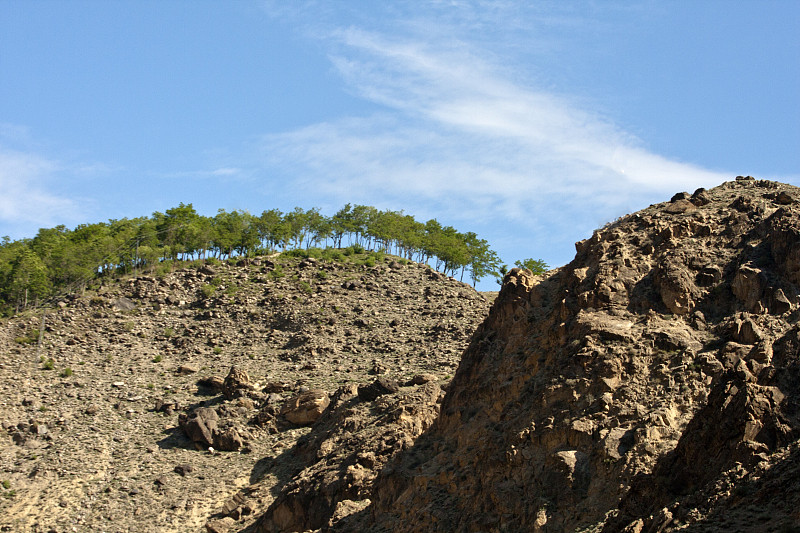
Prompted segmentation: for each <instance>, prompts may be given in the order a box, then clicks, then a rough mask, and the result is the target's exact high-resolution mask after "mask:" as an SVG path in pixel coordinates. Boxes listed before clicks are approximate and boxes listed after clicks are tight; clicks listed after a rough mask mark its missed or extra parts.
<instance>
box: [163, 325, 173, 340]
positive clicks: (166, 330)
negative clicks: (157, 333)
mask: <svg viewBox="0 0 800 533" xmlns="http://www.w3.org/2000/svg"><path fill="white" fill-rule="evenodd" d="M174 334H175V330H174V329H172V328H171V327H166V328H164V336H165V337H167V338H170V337H172V336H173V335H174Z"/></svg>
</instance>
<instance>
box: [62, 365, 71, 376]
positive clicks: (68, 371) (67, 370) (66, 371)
mask: <svg viewBox="0 0 800 533" xmlns="http://www.w3.org/2000/svg"><path fill="white" fill-rule="evenodd" d="M71 375H72V369H71V368H70V367H66V368H64V370H62V371H61V377H62V378H68V377H70V376H71Z"/></svg>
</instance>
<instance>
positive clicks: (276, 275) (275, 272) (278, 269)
mask: <svg viewBox="0 0 800 533" xmlns="http://www.w3.org/2000/svg"><path fill="white" fill-rule="evenodd" d="M284 276H286V273H285V272H284V271H283V267H282V266H281V265H275V268H273V269H272V270H271V271H270V273H269V274H267V277H268V278H269V279H271V280H272V281H275V280H278V279H281V278H282V277H284Z"/></svg>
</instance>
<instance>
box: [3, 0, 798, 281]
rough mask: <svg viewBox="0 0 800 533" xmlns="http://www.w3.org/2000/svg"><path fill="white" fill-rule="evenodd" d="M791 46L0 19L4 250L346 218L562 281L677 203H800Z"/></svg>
mask: <svg viewBox="0 0 800 533" xmlns="http://www.w3.org/2000/svg"><path fill="white" fill-rule="evenodd" d="M798 36H800V2H797V1H794V0H763V1H737V0H726V1H714V0H703V1H689V0H686V1H626V2H615V1H613V0H611V1H602V2H601V1H588V0H587V1H582V2H565V1H545V2H528V1H519V2H513V1H502V0H501V1H496V2H488V1H478V0H476V1H467V0H463V1H461V0H454V1H444V0H441V1H435V0H431V1H422V0H420V1H413V2H411V1H409V2H405V1H395V2H373V1H348V2H345V1H338V2H334V1H307V2H304V1H299V0H298V1H293V2H285V1H280V2H279V1H274V2H273V1H255V0H254V1H229V2H210V1H203V0H192V1H180V0H170V1H146V0H145V1H135V2H134V1H121V0H114V1H100V0H94V1H82V0H72V1H69V2H66V1H38V0H24V1H22V0H0V235H9V236H11V237H12V238H22V237H26V236H33V235H34V234H35V233H36V231H37V229H38V228H40V227H52V226H55V225H57V224H65V225H67V226H68V227H74V226H75V225H77V224H80V223H85V222H98V221H103V220H107V219H111V218H123V217H136V216H142V215H149V214H151V213H152V212H154V211H164V210H165V209H168V208H170V207H173V206H176V205H177V204H178V203H179V202H184V203H192V204H193V205H194V206H195V208H196V209H197V210H198V211H199V212H201V213H203V214H206V215H213V214H215V213H216V211H217V209H219V208H224V209H228V210H232V209H245V210H248V211H250V212H251V213H254V214H259V213H261V211H263V210H265V209H270V208H273V207H278V208H281V209H283V210H290V209H292V208H293V207H295V206H301V207H304V208H311V207H319V208H321V210H322V212H323V213H326V214H332V213H333V212H334V211H336V210H337V209H338V208H339V207H341V206H342V205H343V204H345V203H347V202H351V203H362V204H368V205H373V206H376V207H378V208H381V209H393V210H404V211H405V212H406V213H409V214H412V215H414V216H415V217H416V218H417V219H418V220H423V221H424V220H427V219H429V218H437V219H438V220H439V221H440V222H442V223H445V224H449V225H453V226H455V227H456V228H458V229H459V230H462V231H475V232H476V233H478V234H479V235H480V236H481V237H484V238H486V239H487V240H489V242H490V243H491V244H492V245H493V247H494V248H495V249H496V250H497V251H498V252H499V253H500V255H501V257H502V258H503V259H504V260H505V261H506V262H508V263H509V264H510V263H512V262H513V261H514V260H515V259H520V258H525V257H534V258H542V259H544V260H545V261H546V262H548V263H549V264H550V265H552V266H558V265H561V264H564V263H566V262H568V261H569V260H570V259H571V258H572V256H573V255H574V246H573V243H574V242H575V241H576V240H579V239H582V238H586V237H588V236H590V235H591V232H592V230H593V229H594V228H596V227H598V226H601V225H603V224H604V223H606V222H608V221H610V220H613V219H615V218H616V217H618V216H621V215H623V214H625V213H628V212H631V211H635V210H638V209H641V208H643V207H646V206H647V205H649V204H651V203H655V202H659V201H664V200H667V199H669V197H670V196H671V195H672V194H674V193H675V192H678V191H684V190H686V191H689V192H691V191H693V190H694V189H696V188H698V187H711V186H714V185H717V184H719V183H721V182H722V181H725V180H729V179H732V178H733V177H734V176H736V175H738V174H745V175H747V174H749V175H753V176H756V177H760V178H767V179H775V180H779V181H784V182H788V183H792V184H794V185H800V37H798ZM486 288H491V284H489V285H486Z"/></svg>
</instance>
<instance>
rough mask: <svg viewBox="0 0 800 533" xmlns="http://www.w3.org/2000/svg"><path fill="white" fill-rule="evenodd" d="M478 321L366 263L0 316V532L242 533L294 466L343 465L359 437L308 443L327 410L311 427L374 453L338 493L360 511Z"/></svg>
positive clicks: (193, 282)
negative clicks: (364, 492) (347, 428)
mask: <svg viewBox="0 0 800 533" xmlns="http://www.w3.org/2000/svg"><path fill="white" fill-rule="evenodd" d="M488 309H489V303H487V301H486V300H485V299H484V297H483V296H482V295H480V294H479V293H477V292H475V291H474V290H473V289H472V288H471V287H469V286H467V285H464V284H462V283H459V282H457V281H455V280H453V279H451V278H447V277H445V276H442V275H440V274H439V273H437V272H435V271H432V270H431V269H430V268H428V267H427V266H424V265H419V264H416V263H410V262H405V261H402V260H399V259H397V258H394V259H393V258H385V259H383V258H381V257H379V256H376V255H375V254H372V255H367V254H363V255H361V256H358V255H355V256H351V257H345V258H344V261H339V262H336V263H334V262H328V261H322V260H315V259H302V258H272V260H269V259H266V258H260V259H256V260H252V261H249V262H242V263H240V264H238V265H232V264H228V263H217V264H214V265H204V266H197V267H192V268H186V269H183V270H178V271H175V272H173V273H170V274H167V275H165V276H163V277H158V278H157V277H150V276H138V277H131V278H129V279H124V280H122V281H119V282H113V283H112V282H109V283H108V284H107V285H106V286H103V287H100V288H99V289H98V290H96V291H92V292H87V293H86V294H84V295H80V296H77V295H76V296H74V297H71V298H68V299H65V300H64V301H61V302H59V304H58V306H57V307H56V308H54V309H49V310H48V311H47V313H46V314H45V316H44V317H42V314H41V312H39V313H36V314H34V315H27V316H20V317H16V318H13V319H8V320H3V321H2V322H0V424H2V428H1V429H2V433H1V434H0V482H2V488H0V531H14V532H25V531H35V532H50V531H55V532H59V533H61V532H68V531H82V532H99V531H136V532H167V531H180V532H197V531H205V530H208V531H226V530H240V529H243V528H246V527H247V526H248V525H249V524H251V523H252V522H253V521H254V520H255V519H256V518H257V517H258V516H260V515H261V514H263V513H264V512H265V511H266V510H267V509H268V508H270V505H271V504H272V503H273V500H275V498H276V496H278V495H279V494H281V490H282V489H284V486H285V485H287V484H289V482H290V481H292V480H293V478H294V477H296V476H298V475H299V474H301V473H302V469H303V468H304V466H305V463H306V462H307V460H308V458H309V456H314V457H317V456H319V457H330V459H331V460H330V461H329V462H330V464H331V465H336V464H341V463H342V461H341V460H340V459H341V457H340V456H342V457H343V456H344V453H345V452H344V451H343V450H346V449H348V448H347V447H348V446H351V445H352V444H353V443H354V442H355V441H356V440H357V437H356V436H355V433H353V434H342V435H340V436H338V437H336V439H334V440H331V439H321V438H320V434H319V431H318V430H315V432H312V433H309V432H310V431H311V430H310V429H309V426H311V425H312V424H313V423H314V422H315V421H316V420H317V418H319V416H320V413H321V412H322V411H323V410H324V409H325V407H326V406H328V405H330V406H331V409H329V411H331V410H333V408H334V407H336V408H337V409H335V413H336V414H335V415H333V416H328V417H326V419H325V420H321V421H320V422H319V423H318V424H317V425H316V426H315V428H317V427H320V428H322V427H325V428H330V427H332V426H336V425H337V424H340V425H341V424H348V423H349V424H351V426H352V425H354V424H355V425H359V429H358V431H360V432H361V433H362V434H363V435H366V434H374V435H376V438H377V437H379V438H380V444H379V445H376V448H375V451H374V455H372V456H371V455H369V453H367V452H363V453H362V455H361V456H359V461H361V462H362V463H365V464H368V465H371V468H369V469H367V468H364V469H363V471H357V470H356V471H353V472H352V475H351V477H350V478H348V479H350V481H351V483H350V486H351V487H356V488H355V489H352V490H353V491H355V492H353V494H350V493H347V494H346V495H348V496H351V497H352V498H353V499H358V495H357V494H356V492H357V491H358V487H360V486H365V485H369V482H370V481H371V479H372V477H374V475H376V474H377V469H379V467H380V465H381V464H383V463H384V462H386V460H387V459H388V458H389V457H391V456H393V455H394V454H395V453H396V452H397V451H399V450H401V449H402V448H404V447H407V446H409V445H410V443H411V442H413V438H414V437H416V436H417V435H419V434H420V433H421V432H422V431H423V430H424V429H425V428H426V427H427V425H428V424H429V423H430V422H431V421H432V420H433V418H434V417H435V414H436V413H437V412H438V405H439V403H438V402H440V401H441V397H442V396H443V393H442V391H441V388H440V384H444V383H446V382H447V381H448V380H449V379H450V378H451V377H452V375H453V374H454V373H455V369H456V367H457V365H458V362H459V359H460V355H461V353H462V352H463V350H464V349H465V347H466V346H467V343H468V341H469V337H470V336H471V334H472V333H473V331H474V330H475V328H476V327H477V326H478V324H479V323H480V322H481V321H482V320H483V319H484V318H485V317H486V314H487V312H488ZM40 331H42V332H43V334H42V335H41V342H40V335H39V332H40ZM359 387H360V388H359ZM337 390H338V391H339V392H337V393H336V394H334V392H335V391H337ZM350 391H352V392H353V394H352V395H350V394H349V392H350ZM353 398H356V399H357V400H358V401H353ZM406 406H408V411H407V412H406V411H404V409H406ZM345 409H349V410H350V411H345ZM345 419H347V420H349V422H343V420H345ZM392 424H394V426H391V425H392ZM390 426H391V427H393V428H394V429H391V430H390V429H387V428H389V427H390ZM337 429H339V430H340V429H342V428H341V427H337ZM304 436H305V438H303V439H301V437H304ZM298 439H301V440H300V443H299V444H298ZM336 461H338V463H337V462H336ZM348 466H351V465H349V464H345V465H344V468H345V469H346V468H347V467H348ZM328 475H329V476H330V477H336V476H337V475H338V474H337V471H336V470H335V468H334V466H331V468H330V473H329V474H328ZM299 479H302V475H299V477H298V480H299ZM296 485H297V483H295V486H296ZM330 490H334V488H331V489H330ZM335 490H339V488H338V487H336V488H335ZM284 492H288V489H286V490H284ZM281 497H282V500H281V501H282V502H288V501H289V500H290V499H287V498H288V497H286V496H281ZM286 505H289V504H288V503H287V504H286ZM320 512H323V513H324V512H325V511H324V510H323V511H320Z"/></svg>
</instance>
